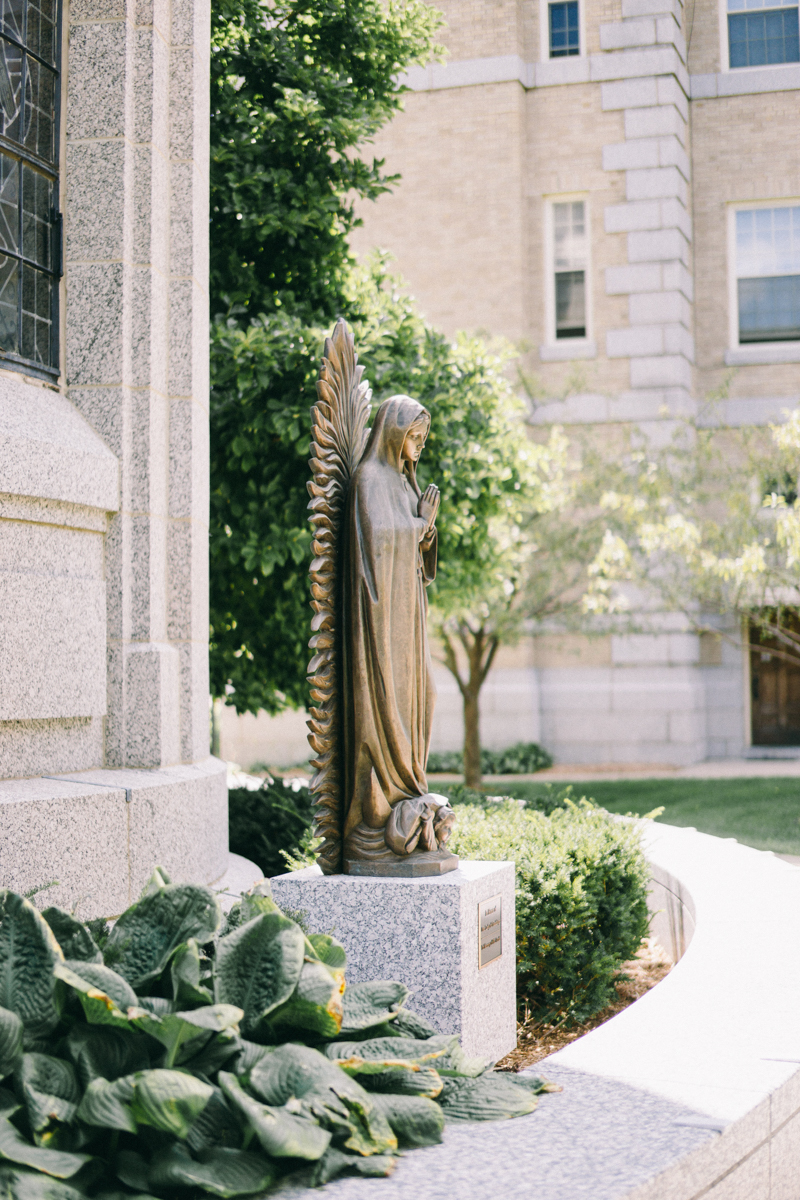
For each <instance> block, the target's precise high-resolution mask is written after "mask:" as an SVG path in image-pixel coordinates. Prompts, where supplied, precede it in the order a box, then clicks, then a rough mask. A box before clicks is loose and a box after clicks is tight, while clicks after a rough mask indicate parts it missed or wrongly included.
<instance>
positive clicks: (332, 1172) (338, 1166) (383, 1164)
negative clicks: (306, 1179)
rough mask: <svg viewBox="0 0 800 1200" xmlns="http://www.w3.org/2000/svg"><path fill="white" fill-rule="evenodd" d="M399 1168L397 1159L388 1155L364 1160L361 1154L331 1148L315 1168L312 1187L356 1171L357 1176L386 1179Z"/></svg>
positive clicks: (377, 1155) (376, 1155)
mask: <svg viewBox="0 0 800 1200" xmlns="http://www.w3.org/2000/svg"><path fill="white" fill-rule="evenodd" d="M396 1166H397V1159H396V1158H392V1157H390V1156H389V1155H388V1154H374V1155H372V1156H371V1157H370V1158H364V1157H362V1155H360V1154H344V1153H343V1152H342V1151H341V1150H337V1148H336V1147H335V1146H329V1147H328V1149H327V1150H326V1151H325V1154H324V1155H323V1156H322V1158H321V1159H320V1160H319V1162H318V1163H317V1164H316V1166H315V1167H314V1171H313V1173H312V1175H311V1180H310V1183H311V1186H312V1187H321V1186H322V1184H324V1183H328V1182H329V1181H330V1180H331V1179H335V1178H336V1176H337V1175H342V1174H344V1172H345V1171H354V1172H355V1173H356V1174H357V1175H368V1176H372V1177H373V1178H375V1177H378V1178H384V1177H385V1176H387V1175H391V1173H392V1171H393V1170H394V1169H395V1167H396Z"/></svg>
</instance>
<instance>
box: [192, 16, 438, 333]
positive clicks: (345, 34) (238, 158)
mask: <svg viewBox="0 0 800 1200" xmlns="http://www.w3.org/2000/svg"><path fill="white" fill-rule="evenodd" d="M440 23H441V17H440V14H439V13H438V12H437V11H436V10H435V9H433V8H430V7H429V6H428V5H426V4H424V3H422V0H389V3H387V4H383V3H381V0H270V2H269V3H265V2H263V0H215V2H214V5H213V11H212V26H211V114H212V115H211V294H212V297H213V301H214V305H215V306H216V307H212V312H217V311H220V307H221V306H222V305H224V307H225V308H227V307H228V305H230V304H231V303H233V304H236V305H239V306H242V308H243V309H244V310H245V313H249V314H252V315H256V314H258V313H259V312H272V311H274V310H275V309H280V308H284V309H286V308H288V309H289V310H290V311H291V312H294V313H300V314H302V315H303V316H304V317H305V318H306V319H309V318H311V319H313V318H314V317H316V316H317V315H321V316H322V317H324V318H326V319H327V318H330V317H331V316H334V315H336V313H337V311H338V307H339V304H340V303H341V300H342V296H343V282H344V279H345V276H346V274H347V269H348V266H349V264H350V261H351V260H350V254H349V251H348V247H347V236H348V234H349V233H350V231H351V230H352V229H353V227H354V226H355V225H356V224H357V223H358V222H357V219H356V216H355V212H354V204H355V199H356V197H362V198H369V199H375V198H376V197H377V196H379V195H380V194H381V193H382V192H385V191H386V190H387V189H388V188H389V187H390V186H391V185H392V184H393V183H395V182H396V180H397V177H396V176H387V175H385V174H383V172H382V167H383V161H382V160H379V159H375V158H373V159H372V160H371V161H368V160H367V159H365V158H364V157H362V151H363V147H364V144H365V143H367V142H369V140H370V139H371V138H372V136H373V135H374V134H375V133H376V132H377V130H379V129H380V128H381V126H383V125H385V124H386V122H387V121H388V120H389V119H390V118H391V117H392V115H393V114H394V113H395V112H396V111H397V110H398V109H399V108H400V107H401V104H402V93H403V88H402V87H401V86H400V85H399V84H398V82H397V79H398V76H399V75H400V74H401V73H402V72H403V71H404V70H405V69H406V68H407V67H408V66H410V65H411V64H412V63H421V62H427V61H428V60H429V59H430V57H431V55H432V54H433V53H435V52H436V51H437V49H438V48H437V47H436V46H435V43H434V37H435V32H436V29H437V28H438V26H439V24H440ZM245 313H241V314H240V315H241V316H244V315H245Z"/></svg>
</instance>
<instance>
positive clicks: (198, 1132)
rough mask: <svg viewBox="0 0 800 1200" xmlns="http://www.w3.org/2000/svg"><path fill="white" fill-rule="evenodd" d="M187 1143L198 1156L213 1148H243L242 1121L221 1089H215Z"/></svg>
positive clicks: (189, 1134) (188, 1135)
mask: <svg viewBox="0 0 800 1200" xmlns="http://www.w3.org/2000/svg"><path fill="white" fill-rule="evenodd" d="M186 1143H187V1145H188V1146H190V1147H191V1149H192V1150H193V1151H194V1152H195V1153H196V1154H197V1153H199V1152H200V1151H202V1150H210V1149H211V1148H212V1147H213V1146H241V1144H242V1124H241V1121H240V1120H239V1119H238V1117H237V1116H236V1115H235V1114H234V1112H233V1110H232V1109H231V1107H230V1105H229V1104H228V1102H227V1100H226V1099H225V1096H224V1095H223V1093H222V1089H221V1088H218V1087H215V1088H214V1095H213V1096H212V1097H211V1099H210V1100H209V1102H208V1104H207V1105H206V1106H205V1108H204V1109H203V1111H202V1112H201V1113H200V1116H199V1117H198V1118H197V1120H196V1121H195V1123H194V1125H192V1128H191V1129H190V1130H189V1132H188V1134H187V1135H186Z"/></svg>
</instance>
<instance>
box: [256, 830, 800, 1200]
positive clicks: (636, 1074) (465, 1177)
mask: <svg viewBox="0 0 800 1200" xmlns="http://www.w3.org/2000/svg"><path fill="white" fill-rule="evenodd" d="M644 841H645V847H646V852H647V856H648V859H649V860H650V862H651V864H652V866H653V874H654V879H655V881H656V885H657V888H658V889H659V891H658V894H659V895H660V896H661V897H662V898H665V897H669V896H671V897H673V900H672V901H671V905H672V913H671V920H672V924H673V928H675V929H677V928H678V924H679V922H680V920H682V921H683V942H684V945H685V944H686V943H687V942H688V943H689V944H688V948H687V949H686V952H685V954H684V956H683V958H682V959H681V961H680V962H679V963H677V965H676V966H675V967H674V968H673V970H672V971H671V972H670V974H669V975H668V976H667V978H666V979H665V980H664V981H663V982H662V983H660V984H659V985H658V986H657V987H655V988H653V989H652V991H650V992H648V993H647V994H646V995H645V996H643V997H642V998H641V999H640V1000H638V1001H637V1002H636V1003H635V1004H633V1005H631V1006H630V1007H629V1008H627V1009H625V1010H624V1011H623V1012H621V1013H620V1014H618V1016H616V1017H614V1018H613V1019H612V1020H610V1021H608V1022H606V1024H605V1025H601V1026H600V1027H599V1028H597V1029H595V1030H593V1031H592V1032H591V1033H589V1034H587V1035H586V1036H585V1037H582V1038H581V1039H580V1040H579V1041H577V1042H574V1043H572V1045H570V1046H568V1047H567V1048H565V1049H564V1050H561V1051H559V1052H558V1053H556V1054H553V1055H551V1056H550V1058H548V1059H546V1060H544V1061H543V1062H541V1063H539V1064H537V1066H536V1067H535V1068H533V1069H532V1071H533V1073H541V1074H543V1075H545V1076H547V1077H548V1078H551V1079H553V1080H555V1081H557V1082H559V1083H561V1084H562V1085H563V1087H564V1091H563V1092H561V1093H559V1094H555V1095H546V1096H543V1097H542V1098H541V1102H540V1106H539V1108H538V1110H537V1112H536V1113H534V1114H532V1115H531V1116H530V1117H522V1118H518V1119H517V1120H515V1121H508V1122H498V1123H496V1124H494V1123H493V1124H486V1125H468V1126H467V1125H460V1126H449V1127H448V1128H447V1130H446V1131H445V1139H444V1143H443V1144H442V1145H441V1146H436V1147H432V1148H430V1149H427V1150H420V1151H414V1152H412V1153H409V1154H407V1155H405V1156H404V1157H403V1159H402V1161H401V1162H400V1164H399V1165H398V1168H397V1170H396V1172H395V1174H394V1175H393V1176H392V1177H391V1178H390V1179H388V1180H380V1181H376V1180H369V1179H357V1178H354V1179H341V1180H338V1181H336V1182H334V1183H332V1184H329V1185H328V1186H327V1188H326V1189H325V1194H326V1195H327V1196H329V1197H330V1198H331V1200H376V1198H380V1200H406V1198H409V1200H410V1198H411V1197H414V1198H415V1200H416V1198H417V1197H419V1198H421V1200H439V1198H441V1200H444V1198H445V1197H448V1198H450V1197H452V1196H454V1195H455V1196H458V1197H459V1200H462V1198H465V1197H475V1198H476V1200H478V1198H480V1200H495V1197H502V1200H700V1197H703V1198H704V1200H705V1198H708V1200H795V1198H796V1197H797V1196H798V1195H800V1183H798V1178H799V1177H800V953H798V951H797V949H796V948H797V947H800V871H798V870H797V869H796V868H795V867H793V866H790V865H789V864H788V863H784V862H782V861H781V860H779V859H777V858H775V856H774V855H772V854H765V853H762V852H761V851H758V850H752V849H750V848H749V847H747V846H742V845H740V844H739V843H738V842H735V841H733V839H730V840H722V839H720V838H714V837H710V836H708V835H707V834H701V833H697V831H696V830H694V829H677V828H674V827H672V826H668V825H661V824H648V825H646V826H645V829H644ZM664 904H665V908H666V907H667V903H666V899H665V900H664ZM692 910H693V911H692ZM662 919H666V920H669V919H670V913H669V912H667V913H665V914H664V918H662ZM695 922H696V925H695ZM692 925H695V928H694V932H693V936H691V940H690V941H689V937H690V935H691V933H692ZM277 1194H278V1195H280V1196H281V1200H300V1198H301V1197H302V1198H306V1197H309V1198H310V1197H311V1196H312V1195H319V1193H318V1192H317V1191H316V1190H312V1189H309V1188H306V1187H303V1186H302V1185H301V1184H300V1182H299V1181H286V1182H285V1183H284V1185H283V1186H282V1187H281V1188H280V1189H279V1190H278V1193H277Z"/></svg>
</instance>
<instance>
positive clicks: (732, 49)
mask: <svg viewBox="0 0 800 1200" xmlns="http://www.w3.org/2000/svg"><path fill="white" fill-rule="evenodd" d="M797 8H798V4H797V0H728V48H729V53H730V65H731V67H765V66H770V65H772V64H774V63H788V62H800V39H799V38H798V22H797Z"/></svg>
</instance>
